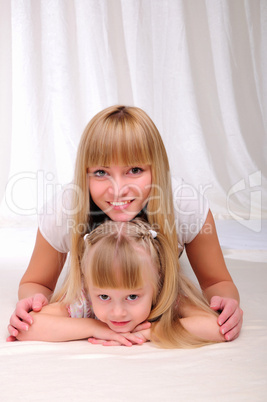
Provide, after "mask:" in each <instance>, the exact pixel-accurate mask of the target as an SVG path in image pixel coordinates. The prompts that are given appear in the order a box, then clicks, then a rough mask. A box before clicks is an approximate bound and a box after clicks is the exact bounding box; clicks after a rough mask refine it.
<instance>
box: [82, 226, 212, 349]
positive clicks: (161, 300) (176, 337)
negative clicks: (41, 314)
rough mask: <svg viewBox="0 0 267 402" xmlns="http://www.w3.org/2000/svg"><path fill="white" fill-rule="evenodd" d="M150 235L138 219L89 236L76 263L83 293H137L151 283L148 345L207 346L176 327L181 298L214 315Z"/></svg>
mask: <svg viewBox="0 0 267 402" xmlns="http://www.w3.org/2000/svg"><path fill="white" fill-rule="evenodd" d="M150 229H151V226H150V225H149V224H148V223H147V222H145V221H143V220H140V219H135V220H133V221H131V222H113V221H107V222H105V223H103V224H102V225H100V226H99V227H98V228H96V229H95V230H93V231H92V232H91V233H90V234H88V235H87V236H86V240H85V250H84V255H83V258H82V262H81V268H82V274H83V276H84V280H83V283H84V286H85V288H86V285H87V284H88V283H90V284H92V285H93V286H96V287H99V288H126V289H136V288H139V287H142V286H143V285H144V282H145V280H150V281H151V283H152V285H153V290H154V292H153V300H152V307H151V313H150V315H149V317H148V320H149V321H151V322H152V328H151V333H152V338H151V339H152V341H153V342H154V343H155V344H157V345H159V346H161V347H165V348H178V347H182V348H186V347H198V346H203V345H205V344H208V343H211V342H210V341H205V340H202V339H200V338H197V337H195V336H193V335H191V334H190V333H189V332H187V331H186V330H185V329H184V327H183V326H182V324H181V323H180V320H179V318H180V312H179V310H180V308H179V297H182V296H184V297H186V298H187V301H188V303H191V304H193V305H196V306H198V307H201V308H202V309H203V310H205V311H208V312H209V313H210V314H214V312H213V311H212V310H211V309H210V308H209V307H208V303H207V301H206V300H205V299H204V297H203V296H202V294H201V292H200V291H198V290H197V289H196V288H195V287H194V286H193V285H192V283H190V282H189V280H186V279H185V277H183V276H182V275H181V273H180V269H179V264H178V259H177V257H176V255H175V253H174V252H173V250H172V248H171V246H170V245H169V243H168V240H167V239H166V237H165V236H164V235H162V234H161V233H158V234H157V236H156V237H155V238H153V236H152V234H151V232H150ZM144 251H145V253H144ZM148 258H149V260H148ZM148 278H149V279H148Z"/></svg>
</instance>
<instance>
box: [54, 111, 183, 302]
mask: <svg viewBox="0 0 267 402" xmlns="http://www.w3.org/2000/svg"><path fill="white" fill-rule="evenodd" d="M111 164H119V165H120V164H122V165H124V166H138V164H147V165H150V168H151V175H152V185H151V192H150V195H149V200H148V203H147V206H146V211H145V214H146V219H147V220H148V222H149V223H150V224H151V225H152V226H153V227H154V228H155V229H156V230H158V231H159V232H160V233H162V234H164V235H165V236H166V239H167V242H168V243H169V245H170V246H171V247H172V249H173V250H174V252H175V253H176V255H177V256H178V240H177V234H176V228H175V218H174V211H173V198H172V189H171V178H170V169H169V162H168V157H167V153H166V150H165V147H164V144H163V141H162V139H161V136H160V134H159V132H158V130H157V128H156V126H155V124H154V123H153V121H152V120H151V119H150V118H149V117H148V115H147V114H146V113H145V112H144V111H143V110H141V109H139V108H137V107H126V106H112V107H109V108H107V109H104V110H103V111H101V112H100V113H98V114H97V115H96V116H95V117H93V119H92V120H91V121H90V122H89V123H88V125H87V126H86V128H85V130H84V133H83V135H82V137H81V140H80V144H79V147H78V152H77V158H76V166H75V176H74V184H75V185H76V188H78V189H79V191H76V192H75V195H74V199H73V209H74V210H75V209H76V210H77V206H79V208H78V211H77V212H76V213H74V214H73V216H72V222H74V225H73V224H72V234H71V250H70V251H71V253H70V275H69V277H68V280H67V281H66V282H65V285H64V287H63V289H62V291H61V293H60V296H61V297H63V296H64V297H65V298H66V300H73V299H74V298H75V297H77V293H76V292H77V289H79V288H80V286H81V272H80V259H81V256H82V252H83V235H84V234H85V233H86V232H87V231H88V227H89V230H91V229H92V228H94V226H95V225H94V216H93V214H92V211H91V207H90V205H92V203H91V200H90V194H89V190H88V174H87V171H88V167H90V166H110V165H111Z"/></svg>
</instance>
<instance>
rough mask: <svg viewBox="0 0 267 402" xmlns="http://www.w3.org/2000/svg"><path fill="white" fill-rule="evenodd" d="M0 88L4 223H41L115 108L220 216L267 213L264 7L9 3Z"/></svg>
mask: <svg viewBox="0 0 267 402" xmlns="http://www.w3.org/2000/svg"><path fill="white" fill-rule="evenodd" d="M0 83H1V91H0V127H1V148H0V157H1V168H0V191H1V193H0V196H1V199H2V204H1V224H2V225H6V224H8V225H10V224H12V222H13V223H14V222H15V223H17V222H21V221H22V222H25V220H26V221H28V219H32V218H33V219H35V213H36V209H37V208H38V207H40V205H41V204H42V203H43V201H45V199H46V198H47V196H48V197H49V196H50V195H51V194H52V193H53V192H54V191H56V190H57V189H58V188H59V185H60V184H63V183H66V182H68V181H70V180H71V179H72V173H73V167H74V160H75V154H76V149H77V145H78V142H79V138H80V136H81V133H82V131H83V128H84V127H85V125H86V123H87V122H88V121H89V120H90V118H91V117H92V116H93V115H94V114H95V113H97V112H98V111H100V110H101V109H103V108H105V107H107V106H109V105H112V104H118V103H120V104H129V105H135V106H139V107H141V108H143V109H144V110H145V111H146V112H147V113H148V114H149V115H150V117H151V118H152V119H153V120H154V122H155V123H156V125H157V126H158V128H159V130H160V132H161V134H162V137H163V140H164V143H165V145H166V148H167V152H168V155H169V159H170V163H171V168H172V173H173V174H175V175H177V176H182V177H183V178H184V179H185V180H186V181H188V182H189V183H192V184H193V185H195V186H196V187H197V188H198V189H199V190H200V191H203V192H204V193H205V195H206V196H207V197H208V198H209V200H210V203H211V207H212V211H213V213H214V214H215V217H219V218H220V217H222V218H234V219H241V220H242V219H243V221H242V224H244V225H245V226H247V227H249V228H250V229H252V230H254V231H259V230H260V226H259V225H258V224H256V226H253V225H254V223H253V222H255V221H254V220H255V219H256V222H259V221H257V219H259V218H264V217H265V218H266V217H267V210H266V208H267V185H266V176H267V174H266V155H267V149H266V148H267V146H266V141H267V136H266V116H267V114H266V112H267V1H266V0H234V1H232V0H206V1H205V0H168V1H167V0H166V1H164V0H153V1H149V0H1V1H0ZM6 186H7V187H6ZM5 189H6V198H5V196H4V192H5ZM244 219H245V220H244Z"/></svg>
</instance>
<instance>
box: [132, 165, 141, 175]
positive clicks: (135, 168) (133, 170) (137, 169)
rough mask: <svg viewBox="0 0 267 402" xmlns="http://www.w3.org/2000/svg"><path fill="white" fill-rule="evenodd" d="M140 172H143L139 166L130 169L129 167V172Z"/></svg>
mask: <svg viewBox="0 0 267 402" xmlns="http://www.w3.org/2000/svg"><path fill="white" fill-rule="evenodd" d="M141 172H143V169H141V168H140V167H137V166H135V167H133V168H132V169H130V173H132V174H138V173H141Z"/></svg>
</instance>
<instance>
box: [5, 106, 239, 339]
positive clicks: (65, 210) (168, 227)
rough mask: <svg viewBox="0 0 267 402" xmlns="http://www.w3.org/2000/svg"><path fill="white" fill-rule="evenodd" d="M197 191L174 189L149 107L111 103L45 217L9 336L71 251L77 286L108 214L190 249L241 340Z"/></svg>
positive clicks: (234, 302) (229, 329) (233, 291)
mask: <svg viewBox="0 0 267 402" xmlns="http://www.w3.org/2000/svg"><path fill="white" fill-rule="evenodd" d="M192 191H193V190H192V188H191V187H190V188H188V186H184V185H183V184H182V183H181V184H180V185H179V186H178V187H175V188H173V189H172V186H171V180H170V170H169V163H168V158H167V154H166V150H165V147H164V144H163V142H162V139H161V137H160V134H159V132H158V130H157V128H156V127H155V125H154V123H153V122H152V120H151V119H150V118H149V117H148V116H147V114H146V113H145V112H144V111H143V110H141V109H139V108H136V107H125V106H112V107H110V108H107V109H105V110H103V111H102V112H100V113H98V114H97V115H96V116H95V117H94V118H93V119H92V120H91V121H90V122H89V124H88V125H87V127H86V128H85V130H84V133H83V136H82V138H81V141H80V145H79V148H78V153H77V159H76V166H75V175H74V181H73V183H72V184H71V185H70V186H69V187H68V188H67V189H63V191H62V192H61V193H60V194H59V195H58V196H57V198H55V199H53V200H52V201H51V202H50V203H48V205H46V206H45V207H44V210H43V212H42V214H41V215H40V218H39V228H38V232H37V238H36V244H35V247H34V251H33V254H32V258H31V261H30V264H29V266H28V269H27V271H26V272H25V274H24V276H23V278H22V280H21V282H20V287H19V299H20V301H19V302H18V303H17V306H16V309H15V311H14V313H13V315H12V316H11V319H10V325H9V328H8V329H9V333H10V335H11V336H10V337H9V338H8V340H9V341H12V340H15V338H16V336H17V334H18V331H24V330H27V329H28V328H29V325H31V324H32V322H33V318H32V316H31V315H29V311H31V310H34V311H39V310H41V309H42V307H43V306H44V305H46V304H48V300H49V299H50V298H51V295H52V293H53V291H54V289H55V286H56V283H57V280H58V277H59V275H60V272H61V270H62V268H63V265H64V262H65V260H66V256H67V254H68V253H70V276H69V282H73V283H74V284H76V283H78V284H79V280H80V260H81V256H82V251H83V236H84V234H85V233H87V232H88V231H91V230H93V229H94V228H95V227H96V226H97V225H98V224H99V223H102V222H104V221H105V220H106V219H111V220H112V221H115V222H128V221H131V220H132V219H134V218H135V217H142V218H143V219H145V220H146V221H147V222H149V223H150V225H151V226H152V227H153V229H155V230H157V232H159V233H161V234H163V235H164V236H165V237H166V239H167V242H168V243H169V245H170V247H171V248H172V250H173V252H174V253H175V254H176V257H177V259H178V256H179V253H181V252H182V250H183V249H185V250H186V253H187V256H188V258H189V261H190V264H191V266H192V268H193V270H194V272H195V274H196V276H197V279H198V281H199V284H200V287H201V289H202V291H203V293H204V294H205V297H206V298H207V300H208V301H209V303H210V307H211V308H212V309H214V310H220V311H221V314H220V315H219V317H218V325H219V326H220V331H221V333H222V334H224V336H225V339H226V340H233V339H235V338H236V337H237V336H238V335H239V332H240V329H241V325H242V310H241V309H240V307H239V294H238V291H237V288H236V287H235V285H234V283H233V281H232V278H231V276H230V274H229V272H228V270H227V268H226V265H225V262H224V258H223V255H222V252H221V249H220V245H219V242H218V238H217V234H216V228H215V224H214V220H213V217H212V214H211V212H210V210H209V207H208V203H207V200H206V199H205V198H204V197H201V196H200V195H199V194H198V193H197V192H193V193H192ZM173 192H174V198H173ZM62 294H66V295H67V297H69V296H70V297H71V298H73V296H74V295H73V290H72V287H71V286H69V284H67V286H66V288H65V289H63V293H62Z"/></svg>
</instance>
